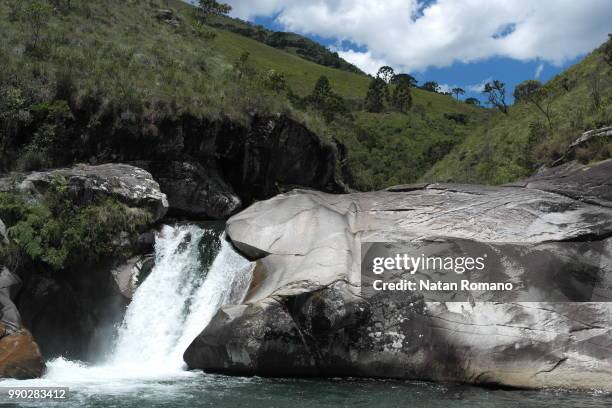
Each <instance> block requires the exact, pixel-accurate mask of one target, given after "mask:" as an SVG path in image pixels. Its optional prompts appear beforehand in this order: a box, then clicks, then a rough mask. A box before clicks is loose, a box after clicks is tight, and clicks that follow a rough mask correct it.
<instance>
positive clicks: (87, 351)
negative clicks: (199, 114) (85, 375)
mask: <svg viewBox="0 0 612 408" xmlns="http://www.w3.org/2000/svg"><path fill="white" fill-rule="evenodd" d="M57 182H59V183H61V185H62V190H61V191H62V194H63V195H62V198H65V199H66V200H70V201H71V202H75V203H77V204H79V205H86V204H88V203H90V202H91V201H92V200H94V199H96V198H100V197H112V198H115V199H116V200H118V201H119V202H122V203H124V204H126V205H127V206H129V207H130V209H131V210H134V211H135V210H139V211H142V213H144V212H145V211H144V210H146V211H147V212H148V213H150V214H151V215H152V217H151V220H150V222H151V225H150V227H152V226H153V224H154V223H155V222H157V221H158V220H159V219H161V218H162V217H163V216H164V215H165V214H166V211H167V210H168V201H167V198H166V195H165V194H164V193H162V192H161V190H160V187H159V185H158V183H157V182H156V181H155V180H154V179H153V177H152V176H151V174H150V173H149V172H147V171H145V170H143V169H141V168H138V167H134V166H131V165H125V164H104V165H99V166H89V165H77V166H75V167H73V168H68V169H59V170H53V171H48V172H35V173H30V174H14V175H11V176H8V177H5V178H2V179H0V191H20V192H23V193H26V194H25V197H26V199H28V200H33V201H36V200H38V199H40V196H41V194H44V193H45V192H46V191H47V190H48V189H49V188H50V186H51V185H52V183H57ZM153 241H154V231H152V230H149V231H146V232H144V233H142V234H140V235H138V233H137V232H133V233H128V232H126V231H119V232H117V234H116V236H115V235H114V236H113V240H112V242H111V243H110V244H109V245H112V246H113V247H114V248H116V249H117V251H115V252H114V253H115V254H116V255H112V256H108V257H106V258H104V259H100V260H95V261H94V260H92V259H85V258H86V257H83V258H82V259H80V260H79V261H75V262H72V263H71V264H70V265H69V266H66V267H65V268H63V269H61V270H56V271H52V270H50V268H49V267H47V266H46V265H45V264H44V263H35V261H31V260H29V259H27V258H26V257H23V258H24V259H22V260H21V261H20V262H19V263H18V265H16V267H15V270H14V272H15V274H16V275H18V276H19V278H20V280H21V282H22V289H21V291H20V292H19V294H18V295H17V296H16V297H14V296H13V297H12V298H13V299H14V301H15V304H16V305H17V308H16V309H14V311H15V312H16V311H17V309H18V310H19V312H20V313H17V315H19V314H20V315H21V316H20V322H19V324H13V326H15V327H25V328H27V329H28V330H29V331H30V332H31V333H32V335H33V336H34V338H35V339H36V341H37V342H38V344H39V345H40V350H41V352H42V354H43V355H44V356H45V358H53V357H58V356H64V357H66V358H73V359H80V360H91V359H92V358H93V357H95V356H97V355H100V353H101V352H104V351H106V350H104V347H105V346H106V345H108V338H109V337H111V336H112V332H113V328H114V326H115V325H116V324H118V323H119V322H118V321H117V320H118V319H120V318H121V316H122V314H123V312H124V310H125V306H126V304H127V303H128V301H129V296H127V295H129V289H130V288H129V285H128V286H121V285H119V284H118V282H119V283H122V284H125V283H126V282H125V281H124V280H121V279H118V277H117V279H118V280H117V281H116V280H115V278H116V277H115V276H114V275H113V273H111V271H116V270H118V269H121V265H122V264H123V263H124V262H126V261H127V260H128V259H129V258H131V257H136V256H137V255H142V254H147V253H150V252H151V251H152V249H153V248H152V246H153ZM2 261H3V260H0V268H1V263H2ZM128 269H129V268H128ZM119 275H120V276H124V275H121V274H119ZM0 301H2V293H1V292H0ZM11 304H12V303H11ZM4 306H5V305H4V303H3V307H4ZM13 306H14V305H13ZM11 310H12V309H11ZM9 311H10V310H9ZM9 315H12V314H11V313H8V312H6V313H5V318H4V320H3V321H4V322H5V323H6V324H7V326H11V321H9V320H6V318H7V316H9ZM21 324H23V326H21Z"/></svg>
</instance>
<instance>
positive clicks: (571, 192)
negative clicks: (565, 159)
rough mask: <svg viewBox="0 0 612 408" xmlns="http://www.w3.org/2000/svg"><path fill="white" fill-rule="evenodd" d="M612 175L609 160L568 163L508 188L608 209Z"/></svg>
mask: <svg viewBox="0 0 612 408" xmlns="http://www.w3.org/2000/svg"><path fill="white" fill-rule="evenodd" d="M611 132H612V130H611ZM611 174H612V159H609V160H605V161H602V162H600V163H598V164H590V165H582V164H578V163H575V162H571V163H566V164H563V165H561V166H557V167H553V168H551V169H547V170H545V171H543V172H541V173H539V174H537V175H535V176H533V177H530V178H528V179H526V180H524V181H520V182H517V183H512V184H509V185H510V186H522V187H527V188H532V189H537V190H543V191H549V192H552V193H558V194H564V195H567V196H569V197H571V198H574V199H577V200H581V201H584V202H587V203H592V204H596V205H601V206H606V207H610V203H612V177H611V176H610V175H611Z"/></svg>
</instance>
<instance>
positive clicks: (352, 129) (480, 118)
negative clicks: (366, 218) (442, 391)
mask: <svg viewBox="0 0 612 408" xmlns="http://www.w3.org/2000/svg"><path fill="white" fill-rule="evenodd" d="M73 4H76V6H75V9H74V10H73V11H71V12H68V13H66V14H61V13H56V14H55V15H54V16H53V17H52V18H51V19H50V20H49V21H50V24H49V27H48V28H47V29H45V31H44V37H45V39H46V40H47V41H48V43H49V44H51V45H52V46H51V47H50V48H49V49H48V50H46V51H45V55H43V56H42V57H36V56H31V55H29V54H28V53H27V52H26V51H25V50H24V44H25V43H26V42H27V37H28V35H29V34H28V30H27V27H25V28H24V27H23V26H22V25H20V24H19V23H16V22H11V21H9V19H8V8H7V4H6V3H2V4H0V19H2V28H1V29H0V56H2V57H3V58H4V59H5V61H6V62H7V63H6V67H7V69H6V70H3V72H0V80H1V81H2V83H4V84H5V85H6V84H9V85H8V88H7V87H5V88H6V89H8V90H9V91H10V90H11V87H19V88H20V89H21V90H22V91H23V93H24V94H25V95H23V98H22V99H24V100H25V102H24V105H23V106H22V108H28V106H33V105H34V104H36V103H40V102H44V101H48V100H51V99H53V98H54V96H53V94H54V86H55V83H56V82H58V79H60V78H61V77H62V76H65V75H66V74H68V75H69V76H70V77H71V79H72V81H74V86H75V87H76V89H77V93H78V94H79V95H80V96H77V101H76V104H78V103H82V104H84V103H86V102H87V100H86V99H87V98H86V97H87V95H91V94H95V95H97V96H96V97H97V98H98V99H97V100H99V99H101V100H102V104H101V109H102V108H106V107H107V106H111V107H112V110H114V111H116V112H121V111H124V112H125V111H126V110H127V111H135V110H136V111H139V110H140V111H142V112H141V113H142V116H144V117H148V116H151V115H161V114H163V115H176V114H179V113H180V112H189V113H191V114H194V115H197V116H202V117H207V118H211V117H212V118H215V117H220V116H224V117H230V118H235V119H237V120H248V117H249V115H251V114H254V113H259V114H268V113H276V112H285V113H289V114H291V115H293V116H294V117H296V118H297V119H299V120H302V121H304V122H305V123H306V124H307V125H308V126H309V127H311V128H312V129H313V130H315V131H316V132H318V133H319V134H320V135H321V136H322V137H323V138H324V139H327V140H329V139H331V138H332V137H334V138H336V139H338V140H340V141H342V142H343V143H344V144H345V145H346V146H347V150H348V160H347V163H346V165H347V166H348V168H349V169H350V170H351V172H352V173H353V176H354V179H353V180H352V184H353V186H354V187H356V188H359V189H376V188H382V187H385V186H388V185H391V184H397V183H408V182H413V181H417V180H419V179H423V180H451V181H470V182H482V183H502V182H506V181H511V180H514V179H516V178H519V177H523V176H525V175H527V174H529V173H531V172H532V170H533V166H534V162H536V163H541V162H542V160H544V159H543V158H542V157H548V156H552V155H553V153H554V152H553V153H551V150H554V149H553V147H555V146H556V145H563V144H564V143H566V142H565V140H566V139H568V137H567V134H568V133H572V132H574V133H576V132H578V131H581V130H583V129H587V128H591V127H595V125H597V124H605V122H606V121H608V123H609V118H610V115H609V108H607V107H609V106H610V105H612V103H611V102H610V101H609V99H610V96H609V95H607V94H606V91H607V92H608V94H609V93H610V92H609V89H610V84H609V80H608V81H607V82H605V81H604V82H605V83H604V84H603V85H601V86H602V87H603V89H602V92H601V93H602V95H603V103H602V105H603V108H602V109H592V107H590V105H591V104H590V102H589V100H590V96H589V86H590V85H589V83H590V82H589V81H590V80H589V78H590V77H592V76H593V75H594V73H595V74H596V76H597V77H601V76H602V75H603V71H604V68H603V66H602V63H601V61H600V60H599V59H598V58H597V57H589V58H587V59H585V61H584V62H582V63H581V64H578V65H577V66H575V67H573V68H571V69H570V70H568V72H567V73H565V74H563V75H562V76H561V77H560V78H558V79H556V80H553V81H551V84H550V85H549V86H550V87H551V88H552V89H553V90H554V98H555V102H554V104H553V110H554V112H555V115H554V117H555V132H554V134H553V136H549V137H547V138H546V139H545V140H544V141H543V142H541V143H540V142H538V145H537V146H536V145H534V144H533V143H532V142H530V132H531V131H530V129H531V128H533V125H532V124H533V123H538V122H543V117H541V115H540V114H538V113H537V112H536V111H535V110H534V109H533V108H531V107H527V106H516V107H512V108H511V112H510V115H508V116H504V115H501V114H496V115H492V114H491V111H490V110H486V109H482V108H475V107H473V106H470V105H466V104H465V103H462V102H457V101H455V100H453V99H452V98H451V97H449V96H445V95H440V94H435V93H430V92H425V91H422V90H419V89H415V90H413V99H414V101H413V108H412V110H411V111H410V112H408V114H406V115H404V114H398V113H382V114H371V113H366V112H363V111H360V110H359V103H360V101H361V100H362V99H363V97H364V95H365V93H366V91H367V87H368V83H369V81H370V78H369V77H367V76H365V75H360V74H356V73H351V72H347V71H342V70H338V69H333V68H329V67H325V66H321V65H318V64H315V63H313V62H309V61H306V60H304V59H302V58H300V57H297V56H296V55H293V54H291V53H288V52H283V51H281V50H278V49H275V48H272V47H270V46H267V45H265V44H263V43H260V42H257V41H255V40H252V39H249V38H246V37H242V36H240V35H237V34H234V33H231V32H228V31H224V30H221V29H213V30H214V31H215V32H216V33H217V37H216V38H215V39H214V40H207V39H205V38H202V37H200V36H198V35H197V34H196V33H195V32H194V31H193V29H192V24H193V8H192V6H189V5H187V4H185V3H183V2H181V1H179V0H168V1H160V2H159V3H156V2H155V1H145V0H134V1H130V2H123V1H119V0H109V1H107V2H104V3H100V2H86V1H79V0H73ZM167 5H169V6H170V7H171V8H172V9H174V10H175V13H176V14H177V15H178V16H179V17H180V19H181V26H180V27H179V28H174V27H172V26H170V25H168V24H165V23H163V22H159V21H157V19H156V18H155V15H156V11H157V9H158V8H165V7H167ZM244 51H248V52H249V53H250V57H249V63H250V64H252V66H253V67H254V68H255V69H256V70H257V71H259V72H265V71H267V70H270V69H274V70H276V71H279V72H283V73H284V74H285V76H286V79H287V82H288V84H289V86H290V87H291V89H292V90H293V91H294V92H297V93H299V94H302V95H306V94H308V93H309V92H310V90H311V89H312V87H313V86H314V83H315V82H316V80H317V79H318V78H319V77H320V76H321V75H325V76H327V77H328V78H329V79H330V82H331V85H332V87H333V89H334V91H336V92H337V93H339V94H340V95H342V96H343V97H344V98H346V99H347V100H349V102H350V106H352V107H353V110H354V111H353V113H352V119H350V118H341V119H340V120H337V121H335V122H333V123H331V124H326V123H324V122H323V121H322V119H321V117H320V115H318V114H317V113H316V112H312V111H301V110H299V109H296V108H295V107H293V106H291V104H290V103H289V101H288V100H287V98H286V96H285V95H283V94H275V93H273V92H270V91H266V90H265V89H263V88H261V86H259V85H257V84H256V83H248V82H238V81H236V79H235V76H234V75H233V73H232V65H233V63H234V62H235V61H236V60H237V59H238V58H239V56H240V55H241V54H242V53H243V52H244ZM41 72H42V75H41ZM565 77H568V78H570V80H571V81H572V82H573V84H574V85H573V86H572V88H571V89H570V91H569V92H564V91H563V92H562V91H561V86H560V81H561V80H562V79H563V78H565ZM15 78H18V80H17V81H15ZM16 82H17V84H16ZM2 83H0V85H2ZM79 98H80V99H81V100H82V101H81V102H79ZM143 106H144V107H143ZM109 109H110V108H109ZM606 109H607V110H606ZM447 113H460V114H463V115H465V116H466V118H467V119H468V123H467V124H457V123H455V122H453V121H452V120H449V119H447V118H446V117H445V114H447ZM574 133H572V136H573V135H574ZM551 146H552V147H551ZM34 147H36V146H34ZM449 151H450V154H448V155H447V156H446V157H445V158H444V159H442V160H440V159H441V158H442V157H443V156H444V155H445V154H446V153H448V152H449ZM532 151H537V152H539V155H540V156H542V157H535V158H533V157H531V156H533V155H532ZM542 152H544V153H542ZM436 162H438V163H436ZM432 166H433V167H432Z"/></svg>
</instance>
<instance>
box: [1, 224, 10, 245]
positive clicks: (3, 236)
mask: <svg viewBox="0 0 612 408" xmlns="http://www.w3.org/2000/svg"><path fill="white" fill-rule="evenodd" d="M7 242H8V237H7V235H6V225H4V223H3V222H2V220H0V244H3V243H7Z"/></svg>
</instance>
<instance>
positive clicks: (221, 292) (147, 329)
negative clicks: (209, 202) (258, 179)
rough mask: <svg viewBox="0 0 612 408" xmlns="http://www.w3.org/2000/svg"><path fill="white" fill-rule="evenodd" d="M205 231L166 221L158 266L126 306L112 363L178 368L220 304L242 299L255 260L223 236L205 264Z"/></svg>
mask: <svg viewBox="0 0 612 408" xmlns="http://www.w3.org/2000/svg"><path fill="white" fill-rule="evenodd" d="M203 234H204V231H203V230H202V229H201V228H200V227H198V226H195V225H182V226H178V227H171V226H164V227H163V229H162V230H161V232H160V234H159V236H158V237H157V239H156V242H155V267H154V268H153V270H152V271H151V273H150V275H149V276H148V277H147V278H146V280H145V281H144V282H143V283H142V284H141V285H140V287H139V288H138V290H137V291H136V293H135V295H134V297H133V299H132V302H131V303H130V305H129V307H128V310H127V312H126V315H125V318H124V321H123V324H122V326H121V328H120V330H119V335H118V339H117V343H116V347H115V351H114V353H113V355H112V356H111V358H110V360H109V363H110V364H116V365H134V364H138V365H139V366H141V367H142V366H143V365H146V366H148V367H150V368H151V369H155V368H162V369H164V370H168V369H176V368H180V367H181V366H182V365H183V358H182V357H183V352H184V351H185V349H186V348H187V346H189V343H191V341H193V339H194V338H195V337H196V336H197V335H198V334H199V333H200V331H202V329H203V328H204V327H205V326H206V325H207V324H208V322H209V321H210V319H212V317H213V315H214V313H216V311H217V310H218V309H219V307H221V306H222V305H223V304H227V303H234V302H239V301H241V300H242V299H241V297H242V296H243V294H244V291H245V289H246V286H247V284H248V282H249V278H250V271H251V263H250V262H249V261H247V260H246V259H244V258H243V257H241V256H240V255H238V254H237V253H236V252H235V251H234V250H233V249H232V248H231V246H230V245H229V244H228V243H227V242H226V241H225V240H223V239H222V240H221V241H222V244H221V249H220V251H219V253H218V254H217V256H216V257H215V260H214V261H213V263H212V265H211V267H210V269H209V270H208V271H206V270H204V269H203V267H202V264H201V260H200V256H199V243H200V240H201V239H202V236H203Z"/></svg>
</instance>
